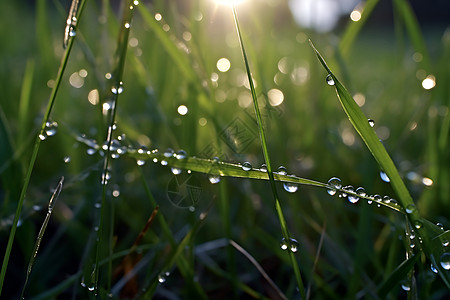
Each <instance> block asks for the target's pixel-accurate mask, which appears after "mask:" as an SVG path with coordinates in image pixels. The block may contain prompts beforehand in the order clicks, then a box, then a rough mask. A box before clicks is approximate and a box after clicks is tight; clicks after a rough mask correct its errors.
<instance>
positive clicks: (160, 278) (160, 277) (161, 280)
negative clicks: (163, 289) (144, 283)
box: [158, 273, 167, 284]
mask: <svg viewBox="0 0 450 300" xmlns="http://www.w3.org/2000/svg"><path fill="white" fill-rule="evenodd" d="M166 280H167V278H166V276H165V274H162V273H161V274H159V275H158V282H159V283H161V284H162V283H164V282H166Z"/></svg>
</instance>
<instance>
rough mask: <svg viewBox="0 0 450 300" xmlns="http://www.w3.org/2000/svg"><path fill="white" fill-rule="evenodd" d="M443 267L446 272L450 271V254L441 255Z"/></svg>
mask: <svg viewBox="0 0 450 300" xmlns="http://www.w3.org/2000/svg"><path fill="white" fill-rule="evenodd" d="M441 266H442V268H444V269H445V270H450V253H448V252H446V253H444V254H442V255H441Z"/></svg>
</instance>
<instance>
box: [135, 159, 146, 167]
mask: <svg viewBox="0 0 450 300" xmlns="http://www.w3.org/2000/svg"><path fill="white" fill-rule="evenodd" d="M136 164H137V165H138V166H143V165H145V160H143V159H138V160H136Z"/></svg>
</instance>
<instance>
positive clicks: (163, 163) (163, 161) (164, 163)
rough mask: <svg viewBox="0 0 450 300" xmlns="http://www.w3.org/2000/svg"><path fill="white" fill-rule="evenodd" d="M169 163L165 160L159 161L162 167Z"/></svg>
mask: <svg viewBox="0 0 450 300" xmlns="http://www.w3.org/2000/svg"><path fill="white" fill-rule="evenodd" d="M168 164H169V163H168V162H167V160H162V161H161V165H162V166H167V165H168Z"/></svg>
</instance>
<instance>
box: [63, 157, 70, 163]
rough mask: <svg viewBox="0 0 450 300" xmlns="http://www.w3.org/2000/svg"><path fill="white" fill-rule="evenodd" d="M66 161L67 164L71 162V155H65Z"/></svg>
mask: <svg viewBox="0 0 450 300" xmlns="http://www.w3.org/2000/svg"><path fill="white" fill-rule="evenodd" d="M64 162H65V163H66V164H68V163H70V156H65V157H64Z"/></svg>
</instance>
